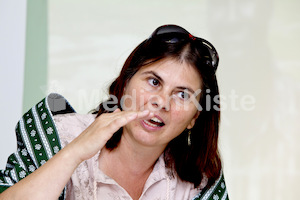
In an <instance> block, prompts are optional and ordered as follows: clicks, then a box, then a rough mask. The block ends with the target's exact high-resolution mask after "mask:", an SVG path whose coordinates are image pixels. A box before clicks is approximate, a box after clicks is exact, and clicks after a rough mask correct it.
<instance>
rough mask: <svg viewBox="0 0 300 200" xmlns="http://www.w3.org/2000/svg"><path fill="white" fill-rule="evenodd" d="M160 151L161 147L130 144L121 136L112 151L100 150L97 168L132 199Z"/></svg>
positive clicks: (140, 187)
mask: <svg viewBox="0 0 300 200" xmlns="http://www.w3.org/2000/svg"><path fill="white" fill-rule="evenodd" d="M162 152H163V149H161V148H153V147H152V148H150V147H142V146H139V145H132V144H131V143H130V142H128V141H127V140H126V139H125V138H123V137H122V139H121V141H120V143H119V145H118V147H116V148H115V149H113V150H112V151H110V150H108V149H102V150H101V153H100V155H99V168H100V169H101V170H102V171H103V172H104V173H105V174H106V175H107V176H109V177H111V178H112V179H114V180H115V181H116V182H117V183H118V184H119V185H120V186H121V187H123V188H124V189H125V190H126V191H127V192H128V194H129V195H130V196H131V197H132V198H133V199H138V198H139V197H140V195H141V194H142V191H143V188H144V185H145V183H146V181H147V179H148V177H149V175H150V174H151V172H152V170H153V167H154V165H155V163H156V161H157V159H158V158H159V156H160V155H161V153H162Z"/></svg>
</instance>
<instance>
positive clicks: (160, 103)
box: [149, 92, 170, 111]
mask: <svg viewBox="0 0 300 200" xmlns="http://www.w3.org/2000/svg"><path fill="white" fill-rule="evenodd" d="M169 100H170V98H169V95H167V94H166V93H164V92H160V93H158V94H156V95H153V96H151V97H150V101H149V102H150V103H151V106H152V108H154V109H156V110H166V111H169V110H170V102H169Z"/></svg>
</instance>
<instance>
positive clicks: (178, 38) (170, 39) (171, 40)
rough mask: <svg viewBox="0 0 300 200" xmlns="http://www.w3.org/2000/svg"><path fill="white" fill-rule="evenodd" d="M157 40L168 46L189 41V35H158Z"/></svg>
mask: <svg viewBox="0 0 300 200" xmlns="http://www.w3.org/2000/svg"><path fill="white" fill-rule="evenodd" d="M156 38H157V39H159V40H160V41H162V42H165V43H168V44H176V43H178V42H183V41H187V39H188V37H187V35H186V34H182V33H165V34H160V35H157V36H156Z"/></svg>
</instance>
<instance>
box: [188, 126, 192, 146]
mask: <svg viewBox="0 0 300 200" xmlns="http://www.w3.org/2000/svg"><path fill="white" fill-rule="evenodd" d="M191 134H192V132H191V130H189V132H188V138H187V143H188V146H189V147H190V146H191V145H192V141H191Z"/></svg>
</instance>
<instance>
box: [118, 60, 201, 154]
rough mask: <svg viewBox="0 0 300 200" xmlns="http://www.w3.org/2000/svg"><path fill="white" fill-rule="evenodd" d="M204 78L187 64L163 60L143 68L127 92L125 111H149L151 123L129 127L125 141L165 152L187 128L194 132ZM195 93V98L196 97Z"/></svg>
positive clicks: (133, 123) (125, 92) (129, 85)
mask: <svg viewBox="0 0 300 200" xmlns="http://www.w3.org/2000/svg"><path fill="white" fill-rule="evenodd" d="M201 84H202V83H201V78H200V75H199V73H198V72H197V70H196V69H195V68H194V67H193V66H190V65H188V64H186V63H180V62H178V61H176V60H173V59H163V60H161V61H158V62H155V63H152V64H150V65H147V66H144V67H142V68H141V69H140V70H139V71H137V72H136V74H135V75H134V76H133V77H132V78H131V80H130V81H129V82H128V84H127V85H126V87H125V88H124V95H123V98H122V100H123V102H122V108H123V110H150V111H152V112H153V113H154V117H152V118H151V119H143V120H135V121H132V122H131V123H129V124H127V125H126V126H125V127H124V128H123V130H124V132H123V137H125V138H126V139H127V141H128V139H129V140H130V141H132V142H134V143H139V144H142V145H146V146H160V147H162V148H164V147H165V146H166V145H167V144H168V143H169V142H170V141H171V140H172V139H174V138H175V137H176V136H178V135H179V134H180V133H182V132H183V131H184V130H185V129H186V128H187V129H191V128H192V127H193V126H194V124H195V120H196V119H197V117H198V115H199V111H198V110H197V107H196V104H195V102H199V99H200V95H195V94H199V91H200V88H201ZM194 93H195V94H194Z"/></svg>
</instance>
